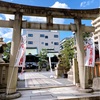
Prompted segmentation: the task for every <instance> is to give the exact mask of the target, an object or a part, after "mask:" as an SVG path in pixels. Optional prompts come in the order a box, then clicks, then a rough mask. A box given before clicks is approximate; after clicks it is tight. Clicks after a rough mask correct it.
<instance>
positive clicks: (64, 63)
mask: <svg viewBox="0 0 100 100" xmlns="http://www.w3.org/2000/svg"><path fill="white" fill-rule="evenodd" d="M73 45H74V39H73V38H70V39H67V40H66V41H65V42H64V44H63V50H62V51H61V52H60V54H61V56H59V59H60V64H59V66H61V67H63V68H64V69H66V70H67V71H69V69H70V67H71V65H70V64H71V63H72V59H73V56H74V49H72V47H73Z"/></svg>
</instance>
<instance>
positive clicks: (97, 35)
mask: <svg viewBox="0 0 100 100" xmlns="http://www.w3.org/2000/svg"><path fill="white" fill-rule="evenodd" d="M92 25H93V26H94V27H95V32H94V34H93V36H94V42H95V43H97V46H98V50H99V58H100V17H97V18H96V19H95V20H93V21H92Z"/></svg>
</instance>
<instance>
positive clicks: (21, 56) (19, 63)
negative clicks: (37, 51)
mask: <svg viewBox="0 0 100 100" xmlns="http://www.w3.org/2000/svg"><path fill="white" fill-rule="evenodd" d="M25 52H26V36H25V35H24V36H22V37H21V42H20V45H19V50H18V52H17V56H16V61H15V67H25V59H26V54H25Z"/></svg>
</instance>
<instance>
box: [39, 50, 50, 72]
mask: <svg viewBox="0 0 100 100" xmlns="http://www.w3.org/2000/svg"><path fill="white" fill-rule="evenodd" d="M47 62H48V60H47V50H46V49H42V50H41V51H40V54H39V62H38V65H39V67H38V70H39V71H40V70H42V67H46V66H47Z"/></svg>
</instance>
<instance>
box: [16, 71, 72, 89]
mask: <svg viewBox="0 0 100 100" xmlns="http://www.w3.org/2000/svg"><path fill="white" fill-rule="evenodd" d="M18 77H19V79H20V80H22V81H18V88H20V89H21V88H27V89H28V88H33V89H37V88H38V89H40V88H48V87H61V86H69V85H73V84H72V82H71V81H69V80H68V79H67V78H58V79H56V78H54V77H55V72H52V73H51V72H25V73H23V74H19V75H18ZM50 77H51V78H50ZM23 80H24V81H23Z"/></svg>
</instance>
